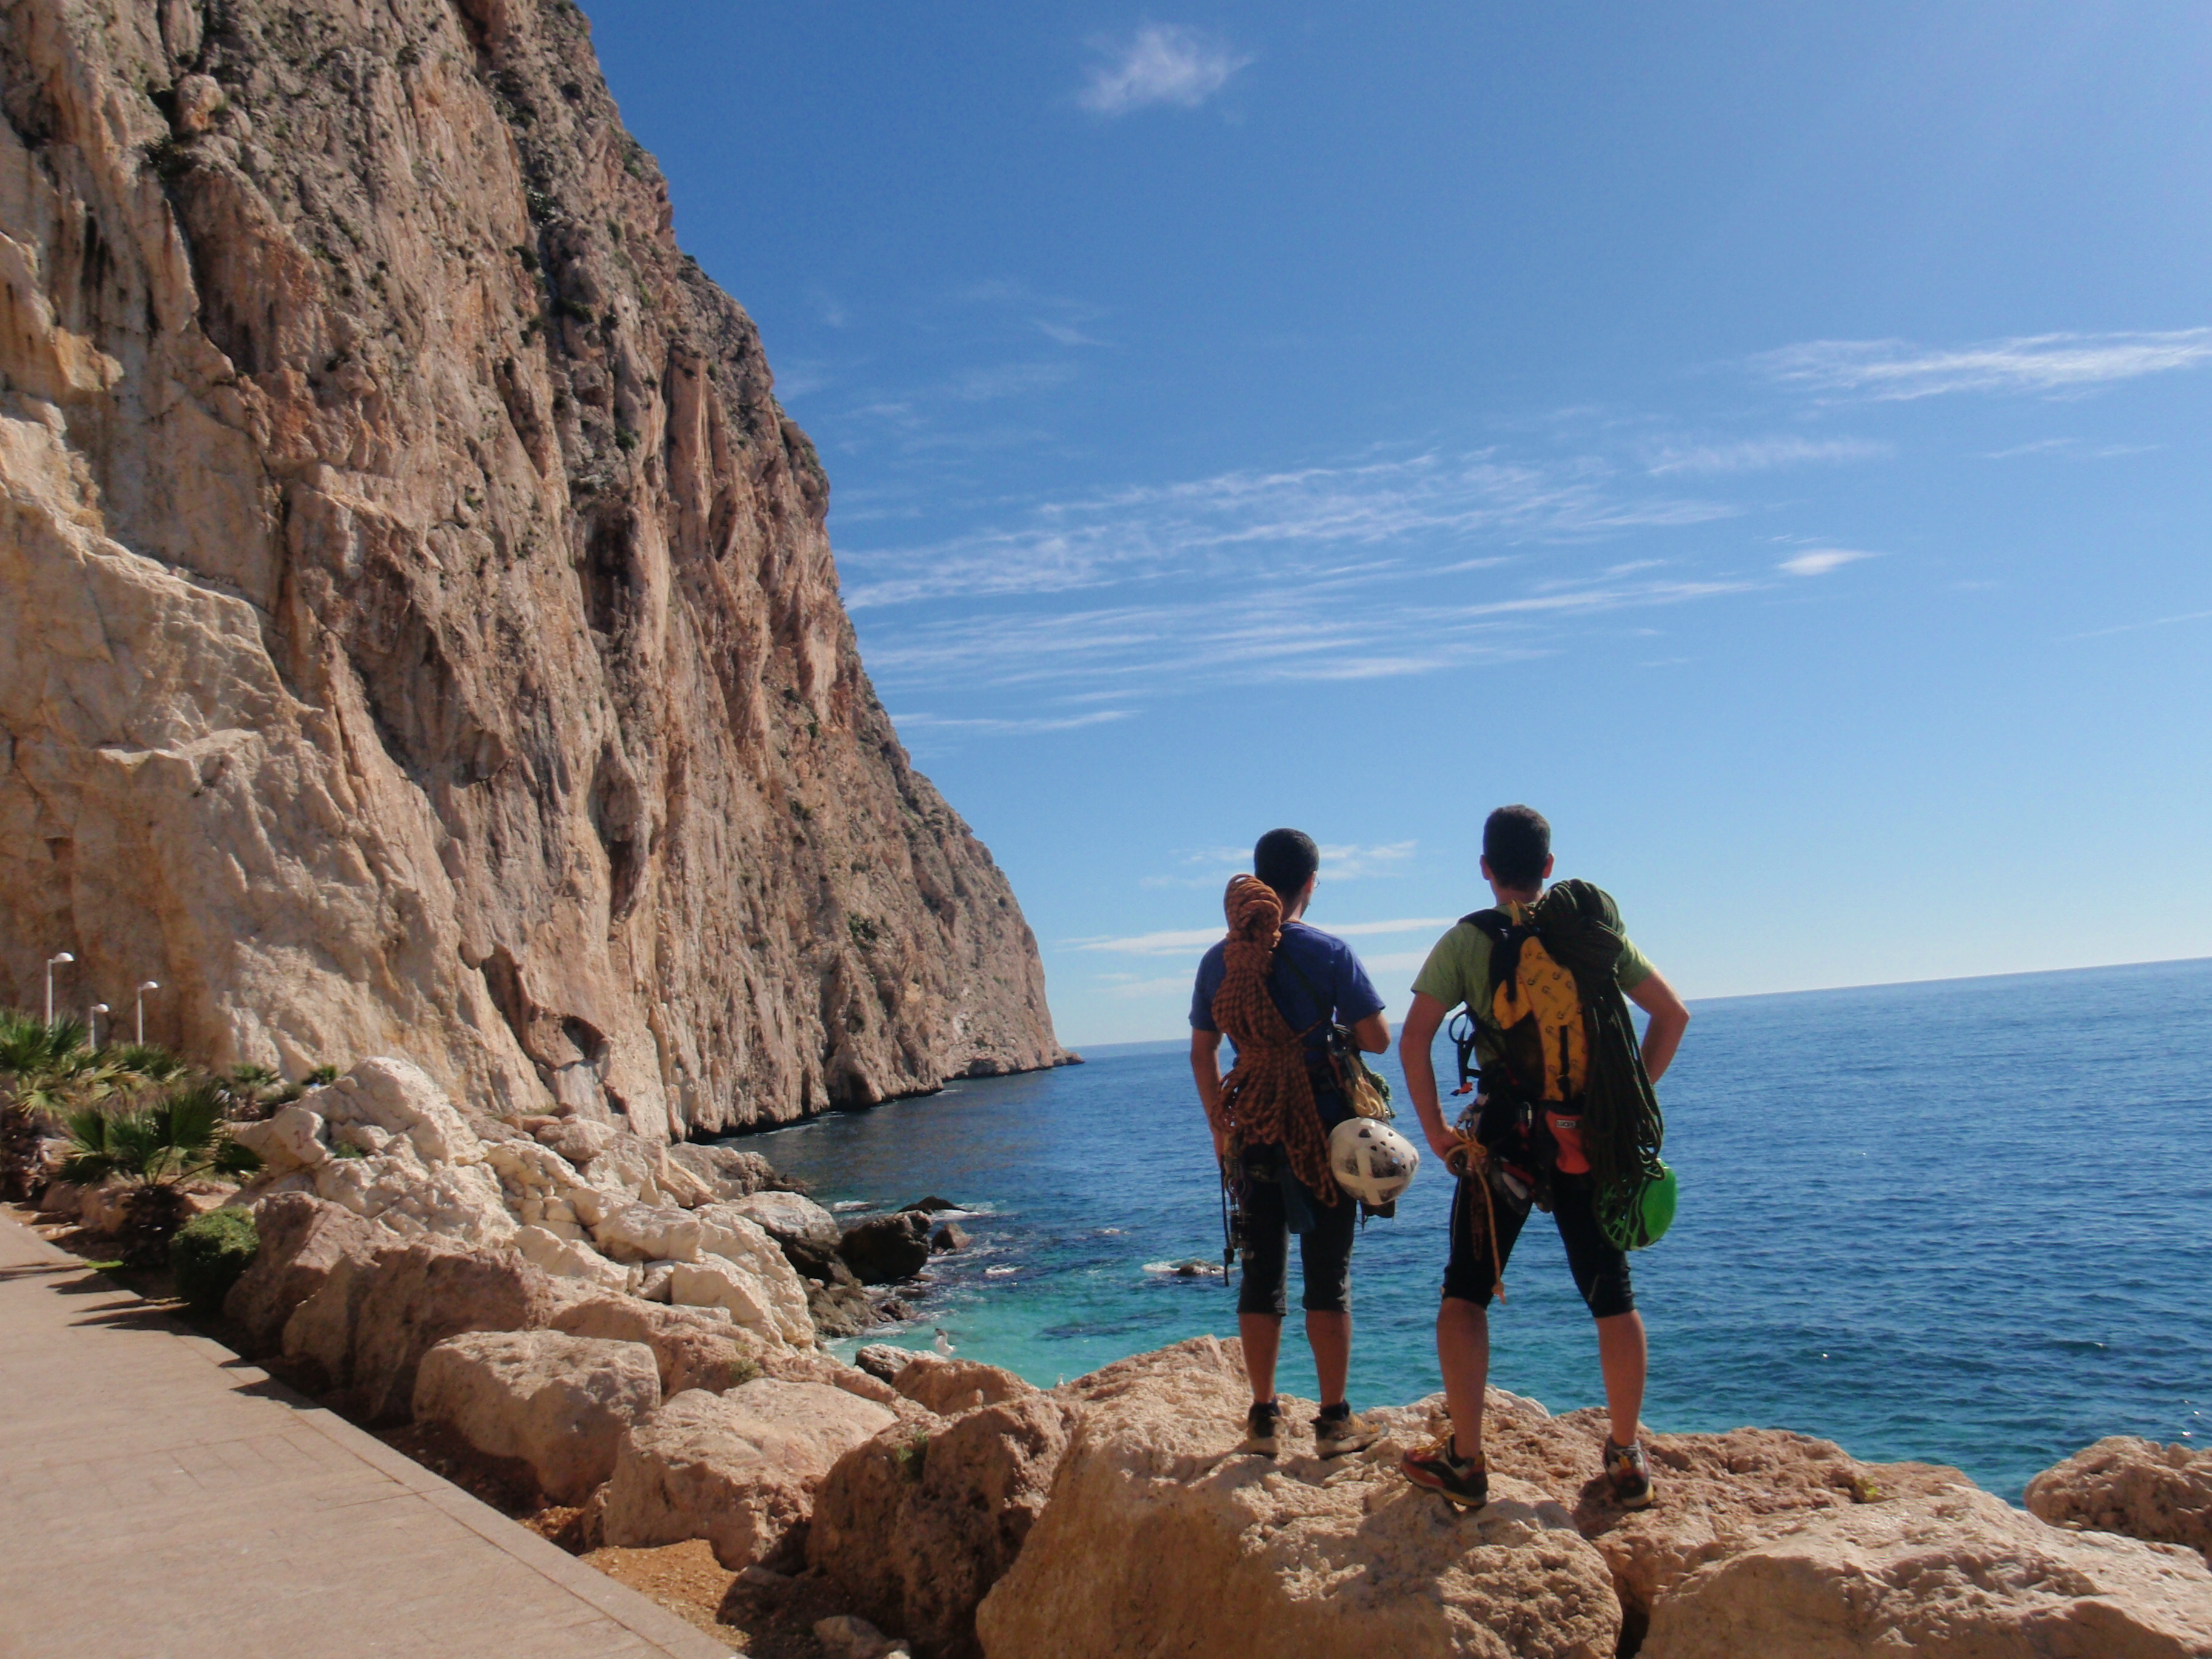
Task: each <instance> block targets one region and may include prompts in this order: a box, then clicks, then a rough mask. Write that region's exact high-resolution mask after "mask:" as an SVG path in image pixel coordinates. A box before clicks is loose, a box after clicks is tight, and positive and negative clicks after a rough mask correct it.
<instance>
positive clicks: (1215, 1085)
mask: <svg viewBox="0 0 2212 1659" xmlns="http://www.w3.org/2000/svg"><path fill="white" fill-rule="evenodd" d="M1320 869H1321V849H1320V848H1317V847H1316V846H1315V845H1314V842H1313V838H1312V837H1311V836H1308V835H1305V834H1304V833H1303V832H1301V831H1299V830H1297V829H1270V830H1269V831H1268V832H1267V834H1266V835H1264V836H1261V837H1260V842H1259V844H1258V845H1257V846H1256V847H1255V848H1253V849H1252V872H1253V874H1254V875H1255V876H1257V877H1258V878H1260V879H1261V881H1263V882H1265V883H1267V885H1268V886H1270V887H1272V888H1273V889H1274V890H1275V893H1276V896H1278V897H1279V898H1280V899H1281V900H1282V901H1283V933H1282V941H1281V943H1280V944H1279V945H1276V947H1275V956H1274V962H1273V967H1272V968H1271V969H1270V970H1269V972H1268V975H1267V994H1268V996H1269V997H1270V998H1271V999H1273V1002H1274V1005H1275V1006H1276V1007H1277V1008H1278V1009H1279V1011H1281V1013H1282V1016H1283V1018H1284V1020H1285V1022H1286V1023H1287V1024H1289V1026H1290V1028H1291V1030H1293V1031H1298V1032H1302V1033H1304V1036H1305V1048H1306V1074H1307V1076H1308V1078H1309V1079H1310V1081H1311V1082H1312V1084H1313V1097H1314V1105H1315V1106H1316V1109H1318V1110H1319V1111H1320V1114H1321V1121H1322V1133H1323V1134H1324V1135H1326V1134H1327V1133H1328V1131H1329V1130H1331V1129H1334V1127H1336V1126H1337V1125H1338V1124H1340V1123H1341V1122H1343V1121H1344V1120H1345V1119H1346V1118H1348V1117H1350V1116H1352V1107H1351V1105H1350V1103H1348V1102H1346V1099H1345V1098H1344V1096H1343V1094H1342V1092H1341V1091H1340V1090H1339V1089H1338V1088H1337V1086H1336V1079H1335V1073H1334V1071H1332V1069H1331V1068H1330V1066H1329V1063H1328V1048H1327V1044H1328V1028H1329V1025H1330V1024H1331V1022H1332V1021H1334V1023H1336V1024H1342V1025H1348V1026H1350V1027H1351V1028H1352V1040H1353V1041H1354V1042H1357V1043H1358V1045H1359V1046H1360V1048H1362V1049H1364V1050H1365V1051H1366V1052H1367V1053H1369V1054H1381V1053H1382V1052H1383V1050H1384V1049H1386V1048H1389V1046H1390V1026H1389V1022H1388V1021H1387V1020H1385V1019H1384V1018H1383V999H1382V998H1381V997H1379V996H1377V995H1376V994H1375V987H1374V986H1373V985H1372V984H1371V983H1370V982H1369V981H1368V978H1367V970H1366V969H1364V968H1362V967H1361V966H1360V965H1359V958H1358V957H1355V956H1354V955H1352V947H1351V946H1350V945H1346V943H1345V942H1344V941H1343V940H1342V939H1338V938H1336V937H1335V936H1334V935H1333V934H1329V933H1322V931H1321V929H1320V928H1318V927H1308V926H1306V924H1305V923H1304V922H1303V921H1299V920H1298V918H1299V917H1300V916H1302V915H1304V913H1305V908H1306V906H1307V905H1308V904H1309V903H1310V902H1312V900H1313V892H1314V883H1315V881H1316V878H1317V875H1318V872H1319V871H1320ZM1225 956H1226V948H1225V944H1223V945H1215V946H1214V947H1213V948H1212V950H1210V951H1207V952H1206V955H1205V957H1203V958H1202V959H1201V960H1200V963H1199V964H1198V983H1197V985H1196V987H1194V989H1193V991H1192V993H1191V999H1190V1069H1191V1073H1192V1075H1193V1076H1194V1078H1196V1079H1197V1081H1198V1097H1199V1100H1200V1103H1201V1104H1203V1105H1204V1106H1205V1108H1206V1121H1207V1122H1208V1123H1209V1124H1212V1125H1217V1126H1218V1124H1219V1122H1220V1118H1221V1113H1220V1105H1221V1032H1220V1030H1218V1028H1217V1027H1216V1025H1215V1024H1214V1019H1213V999H1214V996H1215V994H1217V993H1218V991H1219V990H1220V989H1221V981H1222V976H1223V973H1224V971H1225ZM1213 1151H1214V1155H1215V1157H1217V1158H1220V1159H1221V1160H1222V1161H1223V1164H1224V1165H1225V1169H1224V1171H1223V1173H1224V1176H1225V1178H1226V1179H1229V1180H1231V1181H1233V1182H1236V1184H1237V1191H1238V1194H1239V1198H1240V1201H1241V1203H1242V1205H1243V1212H1244V1238H1243V1250H1244V1283H1243V1288H1242V1289H1241V1290H1240V1291H1238V1292H1237V1334H1238V1335H1239V1336H1240V1337H1241V1338H1243V1346H1244V1369H1245V1370H1246V1372H1247V1373H1248V1374H1249V1376H1250V1377H1251V1380H1252V1409H1251V1413H1250V1414H1249V1417H1248V1418H1247V1419H1246V1424H1245V1427H1246V1430H1247V1433H1246V1437H1245V1442H1244V1444H1245V1449H1247V1450H1249V1451H1254V1452H1258V1453H1261V1454H1262V1455H1266V1456H1269V1457H1272V1456H1273V1455H1275V1453H1276V1452H1277V1451H1278V1450H1279V1449H1280V1448H1281V1443H1282V1442H1281V1426H1282V1413H1281V1411H1280V1410H1279V1408H1278V1407H1277V1406H1276V1403H1275V1357H1276V1354H1277V1353H1278V1352H1279V1351H1280V1349H1281V1347H1282V1342H1283V1316H1284V1313H1285V1302H1284V1289H1285V1281H1286V1279H1288V1277H1289V1274H1290V1235H1291V1233H1293V1232H1295V1233H1297V1236H1298V1260H1299V1265H1300V1267H1301V1268H1302V1269H1303V1271H1304V1279H1305V1293H1304V1296H1303V1297H1301V1298H1300V1299H1301V1300H1302V1301H1303V1302H1304V1305H1305V1310H1306V1340H1307V1341H1309V1342H1310V1343H1311V1344H1312V1345H1313V1352H1314V1369H1315V1370H1316V1371H1317V1372H1318V1373H1319V1374H1320V1377H1321V1399H1322V1410H1321V1415H1320V1416H1319V1417H1317V1418H1316V1419H1314V1444H1315V1449H1316V1450H1317V1451H1318V1452H1319V1453H1320V1454H1321V1455H1322V1456H1323V1457H1333V1456H1335V1455H1339V1454H1340V1453H1344V1452H1351V1451H1358V1450H1359V1449H1361V1448H1362V1447H1364V1446H1368V1445H1371V1444H1373V1443H1374V1442H1375V1441H1376V1438H1377V1437H1379V1433H1380V1431H1378V1430H1376V1428H1374V1427H1373V1425H1370V1424H1369V1423H1368V1422H1367V1421H1366V1420H1365V1419H1362V1418H1358V1417H1355V1416H1354V1415H1352V1407H1351V1406H1350V1404H1349V1403H1347V1402H1346V1399H1345V1397H1344V1389H1345V1379H1346V1374H1347V1373H1348V1372H1349V1371H1350V1370H1351V1368H1352V1310H1351V1304H1350V1291H1351V1277H1352V1235H1353V1231H1354V1230H1355V1228H1356V1226H1357V1225H1358V1213H1359V1206H1358V1203H1357V1202H1356V1201H1354V1200H1353V1199H1352V1197H1351V1195H1350V1194H1342V1195H1340V1197H1339V1198H1338V1200H1337V1201H1336V1203H1334V1205H1328V1204H1323V1203H1322V1201H1321V1200H1319V1199H1318V1198H1316V1196H1315V1195H1314V1194H1312V1193H1310V1192H1309V1191H1308V1190H1307V1189H1306V1188H1305V1185H1304V1182H1300V1181H1299V1180H1298V1178H1297V1176H1296V1175H1294V1174H1293V1173H1291V1166H1290V1161H1289V1159H1288V1158H1286V1157H1285V1155H1284V1152H1283V1149H1282V1148H1281V1147H1280V1146H1239V1147H1237V1148H1236V1149H1235V1151H1236V1154H1237V1162H1236V1164H1235V1166H1234V1167H1228V1161H1229V1158H1230V1154H1231V1147H1230V1145H1229V1140H1228V1137H1227V1136H1226V1135H1225V1133H1223V1132H1222V1131H1221V1129H1220V1128H1218V1127H1215V1129H1214V1131H1213Z"/></svg>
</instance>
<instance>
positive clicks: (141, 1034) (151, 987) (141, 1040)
mask: <svg viewBox="0 0 2212 1659" xmlns="http://www.w3.org/2000/svg"><path fill="white" fill-rule="evenodd" d="M160 989H161V981H160V980H158V979H144V980H141V981H138V1046H139V1047H140V1048H144V1047H145V1046H146V993H147V992H149V991H158V990H160Z"/></svg>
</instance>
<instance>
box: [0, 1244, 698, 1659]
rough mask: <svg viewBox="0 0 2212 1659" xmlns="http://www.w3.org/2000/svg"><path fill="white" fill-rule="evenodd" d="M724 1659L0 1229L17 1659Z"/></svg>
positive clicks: (425, 1474)
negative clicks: (427, 1658)
mask: <svg viewBox="0 0 2212 1659" xmlns="http://www.w3.org/2000/svg"><path fill="white" fill-rule="evenodd" d="M729 1651H730V1650H729V1648H728V1647H727V1646H726V1644H723V1643H720V1642H717V1641H715V1640H714V1638H711V1637H709V1636H708V1635H706V1634H705V1633H704V1632H701V1631H698V1630H696V1629H695V1628H693V1627H692V1626H690V1625H687V1624H685V1623H684V1621H683V1620H680V1619H678V1617H677V1616H676V1615H675V1614H674V1613H668V1612H665V1611H664V1610H663V1609H662V1608H660V1607H656V1606H655V1605H654V1604H653V1603H652V1602H651V1601H647V1600H646V1599H645V1597H643V1596H641V1595H638V1594H637V1593H636V1592H635V1590H632V1589H628V1588H627V1587H625V1586H623V1585H621V1584H617V1583H615V1582H614V1580H612V1579H611V1578H609V1577H605V1575H604V1574H601V1573H598V1572H594V1571H592V1569H591V1568H589V1567H586V1566H585V1565H582V1564H581V1563H580V1562H578V1561H576V1560H574V1559H572V1558H571V1557H569V1556H568V1555H567V1554H565V1553H562V1551H561V1550H559V1549H557V1548H556V1547H554V1546H553V1545H551V1544H549V1543H547V1542H546V1541H544V1539H542V1538H539V1537H538V1535H537V1534H534V1533H532V1532H529V1531H526V1529H524V1528H521V1527H519V1526H517V1525H515V1524H514V1522H512V1521H509V1520H507V1518H506V1517H505V1516H501V1515H500V1514H499V1513H498V1512H497V1511H496V1510H491V1509H489V1508H487V1507H486V1506H485V1505H483V1504H480V1503H478V1502H477V1500H476V1499H475V1498H471V1497H470V1496H469V1495H468V1494H467V1493H466V1492H463V1491H461V1490H460V1488H459V1487H458V1486H453V1485H452V1484H450V1483H449V1482H447V1481H445V1480H440V1479H439V1478H438V1477H437V1476H436V1475H435V1474H431V1473H430V1472H429V1471H428V1469H425V1468H422V1467H421V1466H420V1465H418V1464H416V1463H414V1462H410V1461H409V1460H408V1459H407V1458H404V1457H402V1456H401V1455H399V1454H398V1453H397V1452H395V1451H393V1450H392V1449H390V1448H389V1447H387V1446H386V1445H384V1444H383V1443H381V1442H380V1441H378V1440H376V1439H374V1438H373V1437H370V1436H368V1435H366V1434H363V1433H362V1431H360V1430H358V1429H356V1428H354V1427H353V1426H352V1425H349V1424H348V1423H346V1422H344V1421H343V1419H339V1418H337V1417H335V1416H333V1415H331V1413H329V1412H326V1411H321V1410H319V1409H317V1408H316V1407H313V1406H312V1405H310V1404H308V1403H307V1401H305V1400H303V1399H301V1397H300V1396H299V1395H295V1394H294V1393H293V1392H292V1391H291V1390H290V1389H287V1388H285V1387H284V1386H283V1384H281V1383H276V1382H275V1381H274V1380H273V1379H271V1378H270V1376H268V1375H267V1374H266V1373H265V1372H264V1371H261V1370H258V1369H256V1368H255V1367H253V1366H252V1365H249V1364H246V1363H245V1362H244V1361H243V1360H241V1359H240V1358H237V1357H236V1356H235V1355H234V1354H232V1353H231V1352H229V1351H228V1349H226V1348H223V1347H222V1346H220V1345H218V1344H216V1343H215V1342H211V1341H210V1340H207V1339H206V1338H204V1337H202V1336H199V1335H197V1334H194V1333H193V1332H191V1330H190V1329H189V1328H186V1327H185V1326H184V1325H182V1324H179V1322H176V1321H174V1320H172V1319H169V1318H167V1317H165V1316H162V1315H161V1314H158V1313H156V1312H155V1311H154V1310H151V1309H149V1308H148V1307H147V1306H146V1304H144V1303H143V1302H141V1301H139V1299H138V1298H137V1297H134V1296H132V1295H131V1294H130V1293H129V1292H127V1291H120V1290H118V1289H116V1288H115V1287H114V1286H113V1285H110V1284H109V1283H108V1282H107V1281H106V1280H105V1279H101V1278H100V1275H98V1274H97V1273H91V1272H88V1270H87V1269H86V1267H85V1266H84V1264H83V1262H82V1261H79V1260H78V1259H77V1258H76V1257H75V1256H73V1255H66V1254H64V1252H62V1251H60V1250H58V1249H55V1248H54V1247H53V1246H52V1245H51V1244H48V1243H46V1241H45V1240H43V1239H41V1238H40V1237H37V1236H36V1235H35V1234H33V1233H32V1232H30V1231H27V1230H26V1229H24V1228H23V1227H21V1226H19V1225H16V1224H15V1222H13V1221H9V1220H6V1219H4V1218H0V1659H91V1656H97V1659H201V1656H206V1659H354V1656H368V1655H375V1656H389V1659H413V1656H416V1655H423V1656H428V1655H433V1654H435V1655H441V1656H446V1655H453V1656H459V1655H466V1656H469V1659H501V1656H506V1655H510V1654H511V1655H515V1656H518V1659H520V1656H528V1659H572V1656H573V1659H630V1656H637V1659H725V1656H727V1655H728V1653H729Z"/></svg>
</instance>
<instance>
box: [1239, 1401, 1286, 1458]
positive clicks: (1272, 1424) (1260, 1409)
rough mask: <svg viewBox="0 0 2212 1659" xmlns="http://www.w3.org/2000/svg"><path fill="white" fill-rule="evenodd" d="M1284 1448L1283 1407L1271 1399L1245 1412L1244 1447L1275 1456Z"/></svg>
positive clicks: (1267, 1455) (1250, 1450)
mask: <svg viewBox="0 0 2212 1659" xmlns="http://www.w3.org/2000/svg"><path fill="white" fill-rule="evenodd" d="M1244 1449H1245V1450H1246V1451H1248V1452H1256V1453H1258V1454H1259V1455H1261V1456H1262V1457H1273V1455H1275V1454H1276V1453H1277V1452H1279V1451H1280V1450H1282V1449H1283V1408H1282V1407H1280V1406H1279V1405H1277V1404H1276V1403H1275V1402H1274V1401H1272V1400H1270V1401H1267V1404H1266V1405H1264V1406H1257V1405H1255V1406H1254V1407H1252V1409H1251V1410H1250V1411H1249V1412H1247V1413H1244Z"/></svg>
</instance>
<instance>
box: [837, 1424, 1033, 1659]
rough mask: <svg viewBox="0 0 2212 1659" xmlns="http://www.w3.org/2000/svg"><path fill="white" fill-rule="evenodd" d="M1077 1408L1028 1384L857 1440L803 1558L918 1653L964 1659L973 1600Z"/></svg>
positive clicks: (1021, 1532)
mask: <svg viewBox="0 0 2212 1659" xmlns="http://www.w3.org/2000/svg"><path fill="white" fill-rule="evenodd" d="M1075 1417H1076V1409H1075V1407H1073V1406H1072V1405H1070V1404H1069V1403H1068V1402H1066V1401H1062V1400H1058V1399H1055V1398H1054V1397H1053V1396H1052V1395H1048V1394H1042V1393H1040V1392H1039V1391H1038V1390H1036V1389H1028V1388H1026V1387H1025V1388H1024V1391H1023V1393H1022V1395H1021V1396H1020V1397H1019V1398H1017V1399H1012V1400H1011V1401H1008V1402H1007V1403H1005V1404H998V1405H991V1406H986V1407H981V1408H980V1409H976V1410H972V1411H968V1412H966V1413H963V1414H962V1415H960V1416H958V1417H957V1418H956V1419H954V1420H952V1421H951V1422H949V1423H945V1424H941V1425H911V1424H909V1425H901V1426H900V1427H898V1428H895V1429H890V1430H887V1431H884V1433H882V1434H880V1435H878V1436H877V1437H875V1438H874V1439H872V1440H871V1441H869V1442H868V1443H866V1444H865V1445H862V1446H858V1447H855V1448H854V1449H853V1450H851V1451H849V1452H847V1453H846V1454H845V1455H844V1456H843V1457H842V1458H840V1459H839V1460H838V1461H837V1464H836V1468H833V1469H831V1470H830V1471H829V1479H828V1480H825V1481H824V1482H823V1486H822V1492H821V1495H820V1497H819V1498H817V1500H816V1503H815V1508H814V1522H813V1525H812V1526H811V1528H809V1529H808V1532H807V1541H806V1555H807V1560H808V1562H809V1563H810V1564H811V1565H813V1566H814V1567H815V1568H816V1569H817V1571H820V1572H822V1573H823V1574H824V1575H825V1576H826V1577H829V1579H831V1580H832V1581H833V1582H834V1583H836V1585H837V1587H838V1589H840V1590H841V1591H842V1592H843V1594H845V1595H848V1596H849V1597H851V1598H852V1601H853V1604H854V1606H855V1607H858V1608H859V1609H860V1612H862V1613H865V1614H866V1615H867V1617H868V1618H869V1619H871V1620H873V1621H874V1622H875V1623H877V1624H878V1625H881V1626H884V1628H886V1629H889V1630H894V1631H899V1632H903V1633H904V1634H905V1635H906V1636H907V1637H908V1638H909V1639H910V1640H911V1641H912V1642H913V1644H915V1647H916V1649H917V1650H919V1651H920V1652H921V1653H924V1654H927V1655H934V1656H941V1659H966V1656H970V1655H973V1654H975V1653H976V1652H977V1651H978V1649H977V1647H976V1644H975V1609H976V1607H978V1606H979V1605H980V1604H981V1601H982V1600H983V1597H984V1596H985V1595H987V1594H988V1593H989V1591H990V1589H991V1587H992V1585H994V1584H995V1583H998V1581H999V1580H1000V1578H1001V1577H1004V1576H1005V1574H1006V1570H1007V1569H1008V1568H1009V1567H1011V1566H1012V1565H1013V1564H1014V1561H1015V1559H1016V1558H1018V1556H1019V1555H1020V1553H1021V1550H1022V1546H1023V1544H1024V1542H1025V1541H1027V1539H1028V1537H1029V1534H1030V1528H1033V1527H1034V1526H1035V1525H1036V1519H1037V1516H1039V1515H1041V1514H1042V1513H1043V1510H1044V1507H1045V1503H1046V1500H1047V1499H1048V1497H1049V1496H1050V1494H1051V1492H1052V1482H1053V1476H1054V1474H1055V1473H1056V1472H1057V1471H1058V1469H1059V1468H1060V1459H1061V1457H1062V1456H1063V1455H1065V1454H1066V1450H1067V1443H1068V1438H1069V1436H1070V1433H1071V1432H1072V1431H1073V1426H1074V1423H1075Z"/></svg>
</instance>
